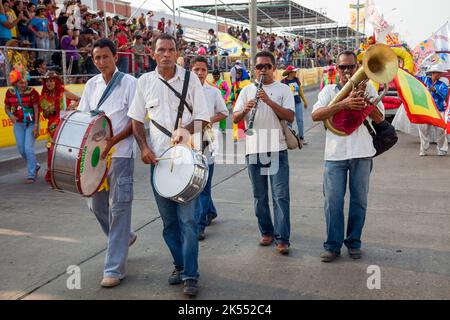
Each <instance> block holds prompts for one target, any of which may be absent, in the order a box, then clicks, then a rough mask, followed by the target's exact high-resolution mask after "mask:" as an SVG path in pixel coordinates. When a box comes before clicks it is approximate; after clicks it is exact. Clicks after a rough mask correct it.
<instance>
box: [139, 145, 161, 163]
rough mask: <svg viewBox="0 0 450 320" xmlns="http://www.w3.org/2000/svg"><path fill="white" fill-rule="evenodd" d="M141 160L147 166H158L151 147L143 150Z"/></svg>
mask: <svg viewBox="0 0 450 320" xmlns="http://www.w3.org/2000/svg"><path fill="white" fill-rule="evenodd" d="M141 159H142V162H144V163H145V164H153V165H156V163H157V161H156V157H155V154H154V153H153V151H152V150H150V148H149V147H145V148H143V149H142V150H141Z"/></svg>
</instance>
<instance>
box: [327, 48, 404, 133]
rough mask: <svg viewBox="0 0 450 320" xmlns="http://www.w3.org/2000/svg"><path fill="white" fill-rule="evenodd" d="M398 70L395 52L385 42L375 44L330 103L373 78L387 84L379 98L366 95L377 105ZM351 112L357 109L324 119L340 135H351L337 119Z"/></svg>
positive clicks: (331, 129) (329, 128)
mask: <svg viewBox="0 0 450 320" xmlns="http://www.w3.org/2000/svg"><path fill="white" fill-rule="evenodd" d="M397 72H398V60H397V55H396V54H395V52H394V51H393V50H392V49H391V48H390V47H389V46H387V45H385V44H375V45H373V46H371V47H370V48H369V49H368V50H367V51H366V53H365V55H364V58H363V66H362V67H360V68H359V70H358V71H357V72H356V73H355V74H354V75H353V77H351V79H349V81H348V82H347V84H346V85H345V86H344V87H343V88H342V89H341V90H340V91H339V93H338V95H337V96H336V97H335V98H334V99H333V100H332V101H331V102H330V104H329V105H333V104H335V103H337V102H340V101H342V100H344V99H345V98H346V97H347V96H348V95H349V94H350V93H351V92H352V90H353V89H354V88H355V87H357V86H358V85H360V84H362V83H364V82H368V81H369V80H372V81H374V82H377V83H380V84H385V86H384V88H385V90H384V92H383V93H382V94H381V95H380V96H379V97H378V98H377V99H375V98H374V97H369V96H367V95H366V96H365V98H366V99H368V100H369V101H370V102H371V105H374V106H376V105H377V104H378V103H379V102H380V101H381V99H382V98H383V97H384V96H385V95H386V93H387V88H388V85H387V84H388V83H389V82H391V81H392V80H393V79H394V78H395V76H396V75H397ZM351 112H355V111H349V110H342V111H340V112H338V113H336V114H335V115H334V116H333V117H332V118H329V119H327V120H325V121H324V124H325V127H326V128H327V129H328V130H330V131H331V132H333V133H334V134H336V135H338V136H347V135H349V134H348V133H346V132H345V131H344V130H343V128H340V127H339V126H342V125H344V124H343V122H342V121H337V120H336V119H342V118H345V117H346V113H351ZM356 112H362V111H356ZM364 118H365V117H364ZM362 121H364V119H362ZM362 121H361V124H362ZM338 122H339V124H338ZM344 123H345V121H344Z"/></svg>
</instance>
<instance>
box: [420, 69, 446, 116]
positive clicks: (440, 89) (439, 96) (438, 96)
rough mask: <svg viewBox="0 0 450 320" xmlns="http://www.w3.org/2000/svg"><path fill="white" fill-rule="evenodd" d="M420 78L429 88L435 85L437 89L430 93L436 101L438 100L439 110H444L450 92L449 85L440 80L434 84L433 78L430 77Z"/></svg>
mask: <svg viewBox="0 0 450 320" xmlns="http://www.w3.org/2000/svg"><path fill="white" fill-rule="evenodd" d="M419 80H420V81H422V82H423V83H425V85H426V86H427V88H431V87H434V88H435V89H436V92H431V91H430V93H431V95H432V96H433V99H434V102H436V106H437V108H438V110H439V112H444V111H445V107H446V105H445V102H446V101H445V100H446V99H447V94H448V87H447V85H446V84H445V83H443V82H442V81H440V80H438V81H436V83H435V84H434V85H433V80H431V78H430V77H419Z"/></svg>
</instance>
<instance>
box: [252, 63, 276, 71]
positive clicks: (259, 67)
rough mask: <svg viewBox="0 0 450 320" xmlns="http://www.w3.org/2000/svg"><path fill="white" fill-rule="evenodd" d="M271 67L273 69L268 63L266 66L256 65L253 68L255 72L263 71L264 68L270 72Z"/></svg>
mask: <svg viewBox="0 0 450 320" xmlns="http://www.w3.org/2000/svg"><path fill="white" fill-rule="evenodd" d="M272 67H273V66H272V65H271V64H270V63H266V64H264V63H261V64H257V65H256V66H255V68H256V70H262V69H264V68H266V69H267V70H272Z"/></svg>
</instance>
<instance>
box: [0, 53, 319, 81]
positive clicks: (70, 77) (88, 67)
mask: <svg viewBox="0 0 450 320" xmlns="http://www.w3.org/2000/svg"><path fill="white" fill-rule="evenodd" d="M73 53H76V54H77V55H78V59H77V60H74V59H73V55H72V54H73ZM118 55H119V59H118V61H117V67H118V68H119V70H120V71H123V72H126V73H129V74H132V75H134V76H139V75H140V74H142V73H144V72H148V71H150V70H152V68H151V66H150V64H147V68H144V66H142V65H140V63H136V62H137V61H136V59H137V57H138V56H144V57H149V58H150V55H149V54H138V53H134V52H119V53H118ZM1 56H3V58H2V57H1ZM37 56H39V58H41V59H43V60H45V61H46V62H47V64H48V70H54V71H57V72H58V73H59V74H61V76H62V79H63V83H64V84H71V83H77V82H78V83H85V82H86V81H87V80H88V79H89V78H91V77H93V76H95V75H97V74H98V73H99V72H98V70H97V68H96V67H95V65H94V63H93V61H92V56H91V52H90V51H82V50H56V49H38V48H22V47H6V46H2V47H0V86H9V85H10V83H9V77H8V75H9V72H10V71H11V69H12V64H13V63H14V62H16V60H22V61H26V62H27V67H28V70H31V69H32V68H31V66H30V62H32V63H34V60H35V59H37ZM197 56H198V55H184V56H182V57H181V58H183V60H184V61H183V64H182V65H183V66H184V68H186V69H189V65H190V61H191V59H192V58H194V57H197ZM69 57H70V59H68V58H69ZM205 58H207V59H208V61H209V71H210V72H211V71H213V70H216V69H218V70H220V71H221V72H229V71H230V70H231V68H232V67H233V66H234V65H235V62H236V60H241V62H242V64H243V66H244V67H245V69H246V70H249V71H250V70H251V68H252V61H251V59H250V58H241V57H233V58H232V57H230V56H227V55H215V56H212V55H205ZM179 62H181V61H179ZM317 62H318V61H317V59H314V58H305V57H298V56H295V55H293V56H292V55H291V56H290V61H287V62H285V63H283V65H279V64H277V66H276V67H278V68H283V67H286V66H287V65H290V64H293V65H294V66H296V67H299V68H302V69H309V68H315V67H317V66H318V63H317ZM75 63H76V64H77V67H80V68H81V71H80V72H79V73H74V72H73V71H74V70H78V68H74V64H75ZM41 78H42V76H31V77H30V79H41Z"/></svg>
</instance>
